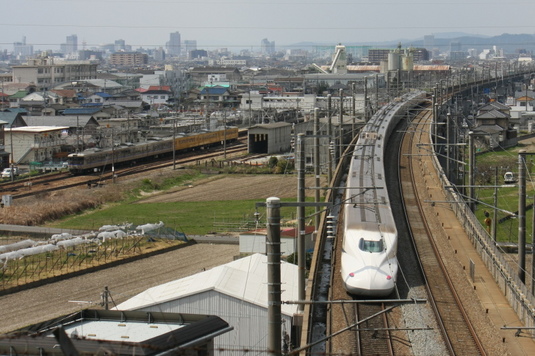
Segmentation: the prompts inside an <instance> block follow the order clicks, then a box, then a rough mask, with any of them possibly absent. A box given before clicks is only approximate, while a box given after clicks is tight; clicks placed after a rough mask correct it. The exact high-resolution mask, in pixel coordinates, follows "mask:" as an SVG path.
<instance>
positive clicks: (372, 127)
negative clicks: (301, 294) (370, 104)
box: [340, 92, 425, 297]
mask: <svg viewBox="0 0 535 356" xmlns="http://www.w3.org/2000/svg"><path fill="white" fill-rule="evenodd" d="M423 100H425V94H424V93H423V92H417V93H410V94H406V95H405V96H403V97H401V98H398V99H397V100H395V101H394V102H392V103H390V104H389V105H387V106H385V107H383V108H382V109H381V110H379V111H378V112H377V113H376V114H375V115H374V116H373V117H372V118H371V119H370V121H369V122H368V123H366V125H365V126H364V128H363V129H362V130H361V132H360V133H359V138H358V139H357V143H356V145H355V148H354V151H353V153H352V157H351V163H350V166H349V172H348V176H347V186H346V190H345V207H344V217H343V218H344V225H343V242H342V256H341V261H342V262H341V271H340V272H341V275H342V280H343V284H344V288H345V289H346V291H347V292H348V293H350V294H352V295H357V296H371V297H384V296H387V295H389V294H391V293H392V291H393V290H394V288H395V285H396V276H397V273H398V260H397V257H396V254H397V244H398V233H397V229H396V224H395V221H394V217H393V215H392V210H391V208H390V200H389V196H388V189H387V186H386V181H385V167H384V161H383V159H384V155H385V152H386V149H387V148H386V143H387V141H388V138H389V136H390V134H391V133H392V130H393V129H394V128H395V127H396V125H397V124H398V123H399V121H400V120H401V119H402V118H403V117H405V115H406V113H407V112H408V111H409V110H411V109H413V108H414V107H416V106H418V105H419V104H420V103H421V102H422V101H423Z"/></svg>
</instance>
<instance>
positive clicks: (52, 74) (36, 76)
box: [12, 57, 98, 89]
mask: <svg viewBox="0 0 535 356" xmlns="http://www.w3.org/2000/svg"><path fill="white" fill-rule="evenodd" d="M97 66H98V63H96V62H93V61H57V60H55V59H54V58H50V57H41V58H34V59H29V60H28V62H27V63H26V64H23V65H16V66H13V67H12V70H13V74H12V75H13V79H12V80H13V82H14V83H33V84H35V85H36V87H37V89H44V88H52V87H54V86H56V85H58V84H61V83H70V82H75V81H79V80H87V79H96V78H97Z"/></svg>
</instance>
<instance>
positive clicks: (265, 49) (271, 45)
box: [260, 38, 275, 54]
mask: <svg viewBox="0 0 535 356" xmlns="http://www.w3.org/2000/svg"><path fill="white" fill-rule="evenodd" d="M260 51H261V52H262V53H264V54H273V53H275V41H271V42H270V41H268V39H267V38H264V39H263V40H262V41H261V42H260Z"/></svg>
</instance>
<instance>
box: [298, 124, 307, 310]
mask: <svg viewBox="0 0 535 356" xmlns="http://www.w3.org/2000/svg"><path fill="white" fill-rule="evenodd" d="M296 147H297V153H298V156H297V202H298V203H299V204H300V205H299V206H298V207H297V267H298V268H297V270H298V272H297V284H298V285H299V290H298V298H299V300H305V288H304V286H305V274H306V255H305V254H306V251H305V250H306V249H305V231H306V226H305V206H304V204H303V203H304V202H305V134H303V133H300V134H298V135H297V146H296ZM301 286H302V287H303V288H301ZM303 310H304V305H300V306H298V311H299V312H303Z"/></svg>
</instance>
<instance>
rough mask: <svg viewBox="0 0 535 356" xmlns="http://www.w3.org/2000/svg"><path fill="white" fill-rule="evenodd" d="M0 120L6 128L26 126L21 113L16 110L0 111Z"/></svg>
mask: <svg viewBox="0 0 535 356" xmlns="http://www.w3.org/2000/svg"><path fill="white" fill-rule="evenodd" d="M0 120H1V121H4V122H5V123H6V124H5V125H6V127H22V126H28V124H26V121H25V120H24V117H23V116H22V114H21V112H20V111H18V110H11V109H9V110H4V111H0Z"/></svg>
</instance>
